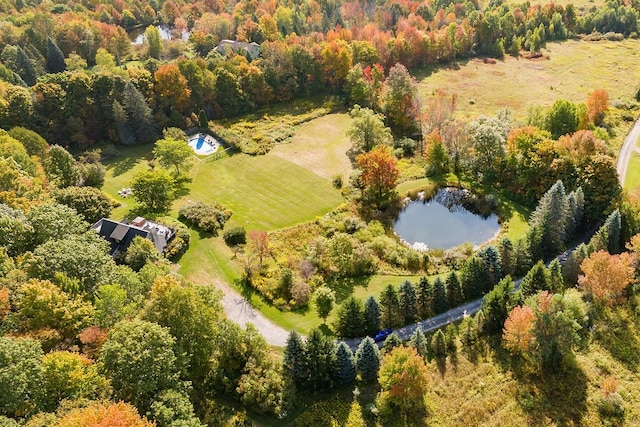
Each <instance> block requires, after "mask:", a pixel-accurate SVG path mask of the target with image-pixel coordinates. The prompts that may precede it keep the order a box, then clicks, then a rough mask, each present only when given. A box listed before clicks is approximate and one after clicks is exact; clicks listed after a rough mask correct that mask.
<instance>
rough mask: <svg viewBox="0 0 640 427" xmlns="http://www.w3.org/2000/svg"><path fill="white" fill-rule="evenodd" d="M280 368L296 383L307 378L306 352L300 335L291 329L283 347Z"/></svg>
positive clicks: (300, 382)
mask: <svg viewBox="0 0 640 427" xmlns="http://www.w3.org/2000/svg"><path fill="white" fill-rule="evenodd" d="M282 369H283V371H284V373H285V375H287V376H288V377H289V378H291V380H292V381H293V383H294V384H296V385H302V384H304V383H305V382H306V381H307V379H308V378H309V373H308V371H307V354H306V351H305V346H304V343H303V342H302V338H300V335H298V333H297V332H296V331H295V330H293V331H291V333H289V336H288V337H287V344H286V346H285V349H284V356H283V360H282Z"/></svg>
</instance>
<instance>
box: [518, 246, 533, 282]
mask: <svg viewBox="0 0 640 427" xmlns="http://www.w3.org/2000/svg"><path fill="white" fill-rule="evenodd" d="M514 258H515V276H516V277H522V276H524V275H525V274H527V271H529V270H530V269H531V267H532V260H531V252H530V251H529V242H528V239H527V238H524V239H519V240H518V241H517V242H516V245H515V248H514Z"/></svg>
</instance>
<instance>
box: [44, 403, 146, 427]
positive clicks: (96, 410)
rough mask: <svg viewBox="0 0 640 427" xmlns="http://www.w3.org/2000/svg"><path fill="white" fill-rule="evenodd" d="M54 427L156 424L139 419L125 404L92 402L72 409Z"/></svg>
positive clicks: (132, 426) (119, 426)
mask: <svg viewBox="0 0 640 427" xmlns="http://www.w3.org/2000/svg"><path fill="white" fill-rule="evenodd" d="M55 425H56V427H77V426H82V427H101V426H112V427H125V426H126V427H154V426H155V425H156V424H155V423H152V422H150V421H148V420H147V419H146V418H143V417H140V414H138V411H137V410H136V408H134V407H133V406H131V405H130V404H128V403H125V402H118V403H100V402H94V403H91V404H90V405H88V406H86V407H81V408H77V409H73V410H71V411H69V412H68V413H67V414H65V415H64V416H63V417H62V418H60V419H59V420H58V421H57V422H56V424H55Z"/></svg>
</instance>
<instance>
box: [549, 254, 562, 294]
mask: <svg viewBox="0 0 640 427" xmlns="http://www.w3.org/2000/svg"><path fill="white" fill-rule="evenodd" d="M548 270H549V287H550V288H551V292H553V293H556V294H557V293H561V292H562V291H564V278H563V277H562V265H561V264H560V261H558V258H554V260H553V261H551V263H550V264H549V269H548Z"/></svg>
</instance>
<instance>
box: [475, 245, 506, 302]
mask: <svg viewBox="0 0 640 427" xmlns="http://www.w3.org/2000/svg"><path fill="white" fill-rule="evenodd" d="M478 256H479V257H480V258H481V259H482V260H483V261H484V268H485V270H486V275H487V281H486V282H485V283H484V289H483V293H486V292H489V291H490V290H491V289H493V287H494V286H495V285H497V284H498V282H499V281H500V279H502V263H501V262H500V255H499V254H498V251H496V248H494V247H493V246H491V245H489V246H487V247H485V248H484V249H482V250H481V251H480V252H479V253H478Z"/></svg>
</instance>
